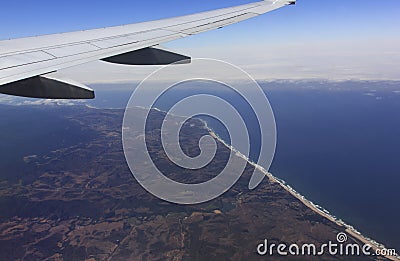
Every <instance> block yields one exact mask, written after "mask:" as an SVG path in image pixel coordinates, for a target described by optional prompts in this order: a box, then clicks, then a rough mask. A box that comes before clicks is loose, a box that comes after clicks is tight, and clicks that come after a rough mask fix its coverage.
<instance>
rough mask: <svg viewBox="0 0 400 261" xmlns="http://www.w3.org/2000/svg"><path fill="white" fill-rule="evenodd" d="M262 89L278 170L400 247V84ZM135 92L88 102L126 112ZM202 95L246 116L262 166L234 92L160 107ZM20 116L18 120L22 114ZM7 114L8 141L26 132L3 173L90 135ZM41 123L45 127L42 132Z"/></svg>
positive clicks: (251, 120)
mask: <svg viewBox="0 0 400 261" xmlns="http://www.w3.org/2000/svg"><path fill="white" fill-rule="evenodd" d="M133 86H134V85H132V87H133ZM261 86H262V88H263V90H264V92H265V93H266V95H267V97H268V99H269V101H270V103H271V106H272V109H273V111H274V114H275V119H276V125H277V148H276V154H275V157H274V160H273V163H272V166H271V168H270V172H271V173H272V174H273V175H274V176H276V177H278V178H280V179H282V180H284V181H285V182H286V183H287V184H288V185H290V186H291V187H293V188H294V189H295V190H296V191H298V192H299V193H300V194H302V195H303V196H305V197H306V198H307V199H309V200H310V201H312V202H314V203H315V204H318V205H320V206H322V207H323V208H325V209H327V210H328V211H329V212H330V213H331V214H333V215H335V216H336V217H337V218H340V219H342V220H343V221H345V222H346V223H348V224H350V225H352V226H354V227H355V228H356V229H357V230H359V231H360V232H361V233H362V234H363V235H365V236H367V237H370V238H372V239H374V240H376V241H378V242H380V243H383V244H385V246H386V247H388V248H396V249H397V250H399V249H400V236H399V235H400V225H399V222H398V221H399V220H400V204H399V202H398V201H399V200H400V189H399V186H400V175H399V173H400V172H399V170H400V158H399V157H400V117H399V113H400V91H399V90H400V83H399V82H367V81H363V82H357V81H348V82H326V81H321V82H319V81H311V82H310V81H293V82H289V81H280V82H270V83H262V84H261ZM93 87H94V88H95V90H96V86H93ZM107 89H108V90H107ZM131 92H132V91H131V90H127V89H126V86H125V87H124V88H114V87H113V86H110V87H109V88H104V86H102V88H100V89H99V90H98V91H96V99H95V100H92V101H88V102H86V104H88V105H90V106H94V107H98V108H124V107H125V106H126V104H127V102H128V100H129V97H130V94H131ZM200 93H205V94H213V95H217V96H219V97H221V98H224V99H225V100H227V101H229V102H230V103H231V104H233V105H234V106H235V108H237V109H238V110H239V111H240V114H241V115H242V116H243V118H245V119H246V121H245V122H246V125H247V127H248V129H249V130H250V143H251V144H250V145H251V151H250V159H251V160H253V161H257V157H258V153H259V150H260V132H259V131H258V128H259V125H258V123H257V119H256V117H254V113H253V112H252V111H251V108H249V107H248V105H247V104H246V102H245V101H244V100H243V99H242V98H240V97H237V95H236V94H235V93H234V92H231V91H229V90H226V89H225V88H223V87H221V86H210V85H209V84H207V83H199V82H197V83H195V84H193V85H192V86H189V87H188V86H183V87H182V88H177V89H176V90H174V91H172V92H171V93H167V94H165V95H164V96H163V98H162V99H159V100H158V102H157V104H156V105H155V107H157V108H159V109H161V110H165V111H168V108H170V107H171V106H172V105H173V104H174V103H175V102H176V101H179V100H180V99H182V98H184V97H187V96H189V95H193V94H200ZM15 113H16V115H18V117H14V115H15ZM57 113H59V112H57ZM2 115H3V116H2V118H3V121H2V122H1V123H0V128H1V130H2V131H3V136H2V137H6V133H4V131H5V130H7V131H8V132H9V133H17V134H18V135H19V136H13V135H8V137H13V139H14V140H7V141H4V140H3V146H2V151H1V156H2V159H3V160H2V161H1V163H0V164H2V165H0V167H1V169H3V170H6V169H7V168H11V167H12V166H15V165H16V164H13V162H12V161H11V160H12V159H15V158H19V160H21V158H20V157H14V156H12V155H14V154H15V155H29V154H37V153H40V152H42V151H45V150H48V149H52V148H47V147H46V144H41V143H40V142H38V141H39V140H41V139H43V137H44V136H46V137H47V138H48V139H54V140H59V142H66V143H68V142H72V141H74V142H75V141H76V140H77V139H85V138H89V136H87V137H86V136H80V135H79V133H80V130H79V129H73V130H72V132H71V131H70V130H68V128H74V127H73V126H65V123H63V122H60V121H59V120H58V118H57V116H56V113H54V112H52V111H51V110H44V111H43V115H42V116H41V119H40V121H36V122H28V123H24V125H20V126H26V130H25V129H23V128H22V127H19V128H20V129H18V130H16V129H8V128H7V125H10V126H16V124H15V121H18V120H21V119H24V118H28V119H29V111H28V112H26V111H24V109H22V108H21V109H18V110H17V111H16V112H15V111H14V112H10V111H6V109H3V110H2ZM35 118H37V117H35ZM203 119H204V120H206V121H207V123H208V126H209V127H211V128H212V129H213V130H214V131H215V132H216V133H217V134H218V135H219V136H220V137H221V138H222V139H224V140H225V141H226V142H228V143H229V142H230V139H229V135H228V133H227V131H226V129H225V128H224V126H223V125H222V124H220V122H218V121H216V120H214V119H212V118H209V117H203ZM10 121H12V122H11V123H12V124H11V123H10ZM36 125H38V126H42V127H41V128H35V126H36ZM43 125H46V126H48V127H46V128H43ZM27 126H29V127H27ZM36 129H38V130H39V129H40V130H43V129H45V130H46V132H45V133H43V131H41V132H38V131H35V130H36ZM66 130H68V131H66ZM24 133H29V136H28V135H26V136H25V135H24ZM71 133H72V134H71ZM85 135H88V134H85ZM21 137H22V138H21ZM27 137H29V138H27ZM7 144H8V145H7ZM49 144H54V142H49ZM7 146H8V147H7ZM12 146H14V147H12ZM4 159H9V160H4Z"/></svg>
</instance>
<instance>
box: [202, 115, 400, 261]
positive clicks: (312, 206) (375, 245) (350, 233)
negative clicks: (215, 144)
mask: <svg viewBox="0 0 400 261" xmlns="http://www.w3.org/2000/svg"><path fill="white" fill-rule="evenodd" d="M204 123H205V122H204ZM205 125H206V128H207V129H208V131H209V132H210V134H211V136H213V137H214V138H215V139H217V140H218V141H220V142H221V143H223V144H224V145H225V146H226V147H227V148H229V149H231V150H233V151H234V152H235V153H236V154H238V155H240V157H242V158H244V159H246V160H247V162H248V163H249V164H250V165H252V166H254V167H255V168H256V169H257V170H259V171H261V172H262V173H264V174H265V175H266V176H267V177H268V178H269V180H270V181H271V182H275V183H278V184H279V185H280V186H281V187H282V188H283V189H285V190H286V191H288V192H289V193H290V194H292V195H293V196H294V197H296V198H297V199H299V200H300V201H301V202H302V203H303V204H304V205H306V206H307V207H308V208H310V209H311V210H313V211H314V212H316V213H317V214H319V215H321V216H323V217H324V218H327V219H328V220H330V221H332V222H334V223H336V224H337V225H338V226H341V227H343V228H344V230H345V232H346V233H347V234H348V236H350V237H352V238H353V239H355V240H356V241H360V242H362V243H364V244H369V245H370V246H371V247H372V249H373V250H374V251H382V250H384V251H386V250H390V249H387V248H386V247H385V246H384V245H383V244H380V243H378V242H376V241H375V240H373V239H370V238H368V237H365V236H363V235H362V234H361V233H360V232H359V231H357V230H356V229H355V228H354V227H353V226H351V225H348V224H346V223H345V222H344V221H343V220H341V219H338V218H337V217H335V216H333V215H332V214H330V212H329V211H327V210H326V209H324V208H322V207H321V206H318V205H316V204H314V203H313V202H311V201H310V200H308V199H306V198H305V197H304V196H302V195H301V194H300V193H298V192H297V191H296V190H294V189H293V188H292V187H290V186H289V185H287V184H286V182H285V181H283V180H280V179H278V178H276V177H275V176H274V175H273V174H272V173H269V172H268V171H267V170H265V169H264V168H263V167H262V166H259V165H257V164H256V163H254V162H251V161H250V160H249V159H248V158H247V157H246V156H245V155H243V154H242V153H240V152H239V151H237V150H236V149H235V148H233V147H232V146H230V145H229V144H227V143H226V142H225V141H224V140H222V139H221V138H220V137H219V136H218V135H217V134H216V133H214V132H213V131H212V130H211V129H210V128H209V127H208V126H207V124H206V123H205ZM381 257H385V258H387V259H389V260H394V261H396V260H397V261H398V260H400V256H399V255H395V256H394V255H382V256H381Z"/></svg>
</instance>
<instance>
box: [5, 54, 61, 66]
mask: <svg viewBox="0 0 400 261" xmlns="http://www.w3.org/2000/svg"><path fill="white" fill-rule="evenodd" d="M54 58H55V57H54V56H52V55H50V54H48V53H46V52H43V51H37V52H27V53H19V54H14V55H6V56H2V57H0V70H1V69H7V68H12V67H18V66H22V65H26V64H32V63H38V62H42V61H47V60H51V59H54Z"/></svg>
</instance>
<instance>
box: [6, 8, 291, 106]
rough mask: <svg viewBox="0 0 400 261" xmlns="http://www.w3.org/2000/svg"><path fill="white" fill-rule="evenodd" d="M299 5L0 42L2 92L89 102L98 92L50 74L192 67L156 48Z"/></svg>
mask: <svg viewBox="0 0 400 261" xmlns="http://www.w3.org/2000/svg"><path fill="white" fill-rule="evenodd" d="M295 2H296V0H264V1H261V2H256V3H251V4H245V5H240V6H236V7H230V8H224V9H218V10H214V11H209V12H203V13H198V14H193V15H187V16H181V17H176V18H169V19H163V20H157V21H151V22H144V23H137V24H131V25H123V26H116V27H108V28H102V29H94V30H87V31H79V32H70V33H61V34H53V35H44V36H37V37H28V38H21V39H11V40H4V41H0V93H4V94H10V95H16V96H24V97H34V98H53V99H91V98H94V91H93V90H91V89H90V88H88V87H86V86H84V85H82V84H79V83H75V82H73V81H70V80H65V79H57V78H54V77H53V76H52V73H53V72H55V71H57V70H60V69H64V68H67V67H72V66H76V65H79V64H83V63H87V62H91V61H96V60H103V61H107V62H111V63H118V64H129V65H163V64H171V63H176V62H181V63H187V62H190V57H187V56H184V55H180V54H176V53H172V52H169V51H167V50H163V49H159V48H157V45H159V44H161V43H165V42H169V41H172V40H176V39H179V38H183V37H187V36H190V35H194V34H198V33H201V32H206V31H209V30H213V29H216V28H221V27H224V26H227V25H230V24H234V23H238V22H240V21H243V20H246V19H249V18H252V17H255V16H258V15H261V14H264V13H267V12H270V11H272V10H275V9H278V8H281V7H283V6H286V5H291V4H295Z"/></svg>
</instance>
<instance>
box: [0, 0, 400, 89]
mask: <svg viewBox="0 0 400 261" xmlns="http://www.w3.org/2000/svg"><path fill="white" fill-rule="evenodd" d="M250 2H252V1H248V0H220V1H211V0H202V1H193V0H192V1H183V0H153V1H128V0H120V1H82V0H80V1H77V0H69V1H56V2H55V1H49V0H37V1H22V0H13V1H9V0H7V1H2V4H1V8H2V10H3V12H2V15H1V16H0V39H9V38H19V37H25V36H32V35H42V34H51V33H58V32H68V31H76V30H83V29H91V28H99V27H106V26H115V25H121V24H129V23H137V22H143V21H149V20H156V19H161V18H168V17H174V16H180V15H185V14H191V13H196V12H201V11H208V10H213V9H217V8H222V7H230V6H234V5H239V4H244V3H250ZM4 10H6V12H4ZM399 14H400V1H399V0H386V1H377V0H363V1H361V0H334V1H327V0H298V1H297V4H296V5H295V6H288V7H284V8H282V9H279V10H276V11H274V12H271V13H267V14H265V15H262V16H259V17H256V18H254V19H251V20H248V21H244V22H242V23H239V24H235V25H231V26H228V27H226V28H223V29H220V30H215V31H211V32H207V33H203V34H199V35H195V36H191V37H189V38H185V39H181V40H177V41H173V42H170V43H166V44H164V45H163V46H164V47H166V48H169V49H171V50H173V51H176V52H180V53H183V54H186V55H189V56H191V57H194V58H213V59H221V60H224V61H227V62H230V63H233V64H235V65H237V66H240V67H241V68H243V69H244V70H246V71H247V72H248V73H249V74H250V75H251V76H253V77H254V78H256V79H262V80H264V79H331V80H344V79H368V80H371V79H372V80H400V71H399V69H398V68H400V29H399V26H398V25H399V24H400V18H399ZM155 69H156V68H155V67H153V66H151V67H145V68H143V67H137V66H118V65H110V64H106V63H104V62H93V63H89V64H86V65H82V66H78V67H74V68H71V69H65V70H63V71H62V72H60V73H61V74H64V75H66V76H67V77H69V78H73V79H74V80H77V81H81V82H82V83H101V82H107V83H113V82H130V81H138V80H141V79H143V78H145V77H146V76H147V75H148V74H149V73H151V72H152V71H154V70H155Z"/></svg>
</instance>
